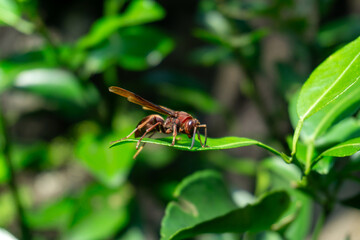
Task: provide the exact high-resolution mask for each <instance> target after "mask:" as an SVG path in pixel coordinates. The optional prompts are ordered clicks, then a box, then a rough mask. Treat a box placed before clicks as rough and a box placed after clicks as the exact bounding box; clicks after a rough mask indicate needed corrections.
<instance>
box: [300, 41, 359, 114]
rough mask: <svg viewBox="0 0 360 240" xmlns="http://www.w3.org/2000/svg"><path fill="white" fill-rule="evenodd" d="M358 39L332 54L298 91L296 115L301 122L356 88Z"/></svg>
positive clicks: (357, 82)
mask: <svg viewBox="0 0 360 240" xmlns="http://www.w3.org/2000/svg"><path fill="white" fill-rule="evenodd" d="M359 68H360V38H358V39H356V40H355V41H353V42H351V43H349V44H347V45H346V46H345V47H343V48H342V49H340V50H339V51H337V52H335V53H334V54H332V55H331V56H330V57H329V58H327V59H326V60H325V61H324V62H323V63H322V64H321V65H320V66H318V67H317V68H316V69H315V70H314V71H313V73H312V74H311V75H310V77H309V79H308V80H307V81H306V82H305V84H304V85H303V87H302V88H301V92H300V96H299V100H298V105H297V112H298V115H299V117H300V119H302V120H305V119H306V118H308V117H310V116H311V115H313V114H314V113H316V112H317V111H319V110H320V109H321V108H323V107H325V106H326V105H328V104H329V103H331V102H332V101H334V100H336V99H337V98H338V97H340V96H341V95H342V94H351V92H353V91H356V90H358V88H359V87H360V81H359V78H360V71H359Z"/></svg>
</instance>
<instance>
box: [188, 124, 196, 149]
mask: <svg viewBox="0 0 360 240" xmlns="http://www.w3.org/2000/svg"><path fill="white" fill-rule="evenodd" d="M196 129H197V127H195V128H194V133H193V137H192V141H191V146H190V149H192V148H193V146H194V143H195V135H196Z"/></svg>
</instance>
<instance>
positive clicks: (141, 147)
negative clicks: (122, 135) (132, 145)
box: [133, 132, 155, 159]
mask: <svg viewBox="0 0 360 240" xmlns="http://www.w3.org/2000/svg"><path fill="white" fill-rule="evenodd" d="M154 134H155V132H153V133H152V134H151V135H150V136H149V137H148V138H151V137H152V136H154ZM145 144H146V143H144V144H143V145H141V146H140V148H139V149H138V150H137V151H136V153H135V154H134V156H133V159H135V158H136V157H137V156H138V155H139V153H140V152H141V150H143V148H144V146H145Z"/></svg>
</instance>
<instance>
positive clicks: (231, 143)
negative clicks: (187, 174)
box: [110, 135, 288, 161]
mask: <svg viewBox="0 0 360 240" xmlns="http://www.w3.org/2000/svg"><path fill="white" fill-rule="evenodd" d="M183 136H184V135H183ZM183 136H182V137H181V138H180V139H178V140H177V141H176V143H175V145H174V146H173V147H174V148H176V149H179V150H185V151H193V152H194V151H210V150H222V149H231V148H238V147H246V146H251V145H257V146H259V147H262V148H264V149H266V150H268V151H269V152H272V153H274V154H275V155H278V156H280V157H282V158H283V159H284V160H285V161H287V160H288V157H287V156H286V155H285V154H284V153H281V152H278V151H277V150H275V149H273V148H272V147H270V146H268V145H266V144H264V143H261V142H259V141H256V140H253V139H249V138H240V137H223V138H208V139H207V143H206V145H207V146H206V147H201V144H200V142H198V141H195V144H194V147H193V148H192V149H190V145H191V139H190V138H187V137H183ZM201 138H202V139H203V140H204V136H202V137H201ZM137 141H138V139H135V138H128V139H124V140H122V141H118V142H115V143H113V144H112V145H111V146H110V147H111V148H112V147H117V146H121V145H123V144H125V143H129V142H137ZM141 142H142V143H153V144H160V145H164V146H169V147H170V146H171V143H172V137H167V138H161V139H152V138H144V139H143V140H142V141H141Z"/></svg>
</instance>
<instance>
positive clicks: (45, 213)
mask: <svg viewBox="0 0 360 240" xmlns="http://www.w3.org/2000/svg"><path fill="white" fill-rule="evenodd" d="M74 210H75V204H74V200H73V199H70V198H65V199H60V200H57V201H54V202H51V203H46V204H43V205H42V206H40V207H39V208H37V209H34V210H29V214H28V215H27V220H28V223H29V224H30V226H31V227H32V228H36V229H44V230H48V229H49V228H51V229H57V230H59V231H63V230H64V229H65V228H66V226H67V225H68V224H69V222H70V219H71V217H72V214H73V212H74Z"/></svg>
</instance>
